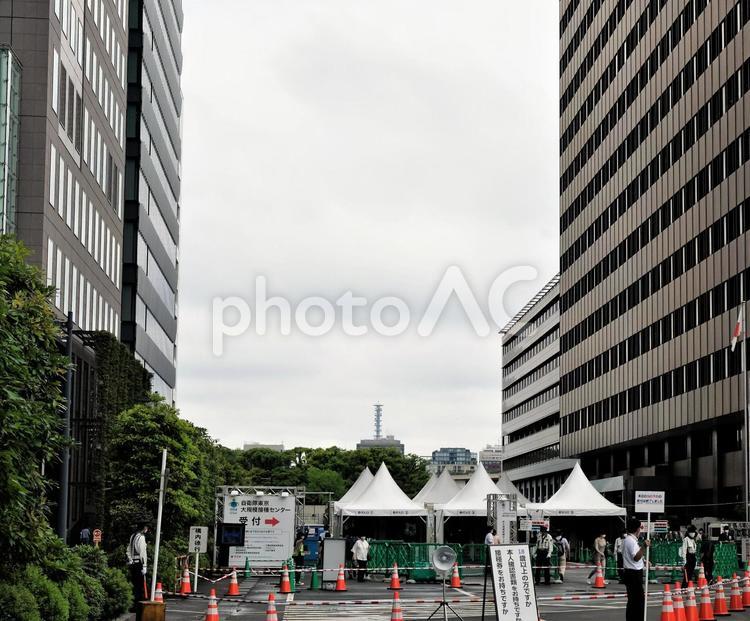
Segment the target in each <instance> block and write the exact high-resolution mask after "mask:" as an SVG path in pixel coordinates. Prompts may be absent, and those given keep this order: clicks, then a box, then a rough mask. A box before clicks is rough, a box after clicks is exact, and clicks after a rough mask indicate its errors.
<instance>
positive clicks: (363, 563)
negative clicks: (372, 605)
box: [352, 537, 370, 582]
mask: <svg viewBox="0 0 750 621" xmlns="http://www.w3.org/2000/svg"><path fill="white" fill-rule="evenodd" d="M369 554H370V544H369V543H368V541H367V539H365V538H364V537H360V538H359V539H357V541H356V542H355V543H354V545H353V546H352V555H353V556H354V560H355V561H356V563H357V582H364V581H365V573H366V572H367V557H368V556H369Z"/></svg>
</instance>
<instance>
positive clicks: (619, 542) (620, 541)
mask: <svg viewBox="0 0 750 621" xmlns="http://www.w3.org/2000/svg"><path fill="white" fill-rule="evenodd" d="M627 536H628V532H627V531H626V530H623V531H622V533H620V536H619V537H618V538H617V539H615V549H614V553H615V558H616V559H617V576H618V577H619V579H620V582H621V583H622V582H623V577H622V575H623V574H622V548H623V546H624V545H625V537H627Z"/></svg>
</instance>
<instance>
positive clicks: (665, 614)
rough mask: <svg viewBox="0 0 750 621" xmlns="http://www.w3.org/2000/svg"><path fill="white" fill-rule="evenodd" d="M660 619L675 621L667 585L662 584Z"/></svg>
mask: <svg viewBox="0 0 750 621" xmlns="http://www.w3.org/2000/svg"><path fill="white" fill-rule="evenodd" d="M661 621H675V617H674V603H673V602H672V593H671V591H670V589H669V585H668V584H665V585H664V599H663V600H662V602H661Z"/></svg>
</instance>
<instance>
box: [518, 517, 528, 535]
mask: <svg viewBox="0 0 750 621" xmlns="http://www.w3.org/2000/svg"><path fill="white" fill-rule="evenodd" d="M518 530H523V531H526V532H529V531H531V520H530V519H529V518H521V519H520V520H518Z"/></svg>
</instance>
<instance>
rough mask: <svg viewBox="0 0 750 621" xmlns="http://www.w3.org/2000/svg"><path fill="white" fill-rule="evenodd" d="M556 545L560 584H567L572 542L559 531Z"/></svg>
mask: <svg viewBox="0 0 750 621" xmlns="http://www.w3.org/2000/svg"><path fill="white" fill-rule="evenodd" d="M555 545H556V546H557V571H558V573H559V574H560V582H565V569H566V568H567V566H568V557H569V556H570V542H569V541H568V540H567V539H566V538H565V537H564V536H563V534H562V533H561V532H560V531H557V534H556V536H555Z"/></svg>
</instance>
